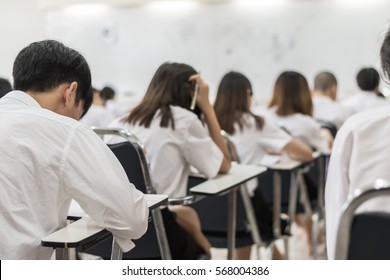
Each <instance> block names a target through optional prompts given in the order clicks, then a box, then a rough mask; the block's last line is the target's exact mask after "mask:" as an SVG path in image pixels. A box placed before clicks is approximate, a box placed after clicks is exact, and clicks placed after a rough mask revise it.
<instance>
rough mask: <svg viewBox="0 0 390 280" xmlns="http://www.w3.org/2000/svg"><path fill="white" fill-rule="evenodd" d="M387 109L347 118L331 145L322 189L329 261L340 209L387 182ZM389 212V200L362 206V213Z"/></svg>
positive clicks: (389, 124) (389, 112) (389, 161)
mask: <svg viewBox="0 0 390 280" xmlns="http://www.w3.org/2000/svg"><path fill="white" fill-rule="evenodd" d="M389 135H390V107H381V108H376V109H372V110H369V111H366V112H363V113H360V114H356V115H354V116H352V117H350V118H349V119H348V120H347V121H346V122H345V123H344V125H343V126H342V128H341V129H340V130H339V132H338V134H337V137H336V140H335V142H334V145H333V149H332V155H331V158H330V163H329V168H328V176H327V182H326V188H325V210H326V231H327V232H326V240H327V248H328V257H329V258H330V259H333V258H334V257H335V245H336V233H337V229H338V224H339V219H340V214H341V209H342V206H343V204H344V203H345V202H346V200H347V198H348V196H349V195H352V194H353V193H354V191H355V190H357V189H364V188H370V187H372V186H373V184H374V181H375V180H376V179H379V178H381V179H385V180H388V181H390V172H389V167H390V149H389V142H388V139H389ZM369 209H371V210H376V209H377V210H378V209H381V210H386V211H389V212H390V199H389V198H383V199H382V198H380V199H377V200H375V201H372V202H370V203H365V204H364V205H362V206H361V208H359V211H362V210H369Z"/></svg>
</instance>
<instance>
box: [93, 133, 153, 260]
mask: <svg viewBox="0 0 390 280" xmlns="http://www.w3.org/2000/svg"><path fill="white" fill-rule="evenodd" d="M95 131H97V132H98V133H99V134H110V133H109V131H110V130H107V133H104V132H105V130H104V129H102V130H101V131H99V130H95ZM123 133H125V132H123ZM126 133H128V132H126ZM132 137H134V135H132ZM108 146H109V148H110V149H111V151H112V152H113V153H114V154H115V156H116V157H117V158H118V160H119V162H120V163H121V164H122V166H123V169H124V170H125V172H126V174H127V177H128V179H129V181H130V182H131V183H133V184H134V185H135V187H136V188H137V189H138V190H140V191H141V192H143V193H155V191H154V189H153V187H152V183H151V178H150V174H149V168H148V163H147V159H146V156H145V154H144V149H143V147H142V145H141V144H140V143H138V142H137V140H134V141H131V142H130V140H129V141H125V142H120V143H117V144H109V145H108ZM110 242H111V243H112V238H111V239H110V240H108V241H106V242H102V243H100V244H98V245H97V246H95V247H92V248H91V249H89V250H87V251H86V252H87V253H91V254H96V255H99V256H102V257H103V258H104V259H106V258H107V259H109V257H110V253H111V243H110ZM133 242H134V244H135V245H136V246H135V248H134V249H132V250H131V251H129V252H127V253H124V254H123V259H125V260H127V259H161V253H160V250H159V245H158V241H157V234H156V230H155V227H154V226H153V225H152V224H150V225H149V227H148V230H147V231H146V233H145V234H144V235H143V236H142V237H141V238H140V239H138V240H133Z"/></svg>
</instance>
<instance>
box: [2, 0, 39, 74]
mask: <svg viewBox="0 0 390 280" xmlns="http://www.w3.org/2000/svg"><path fill="white" fill-rule="evenodd" d="M44 22H45V20H44V12H43V11H42V10H41V9H39V7H38V5H37V1H35V0H0V38H1V41H0V77H5V78H8V79H10V81H12V79H11V78H12V65H13V62H14V60H15V57H16V55H17V54H18V52H19V51H20V50H21V49H22V48H23V47H25V46H26V45H28V44H29V43H31V42H33V41H37V40H42V39H43V38H45V30H44V29H45V28H44Z"/></svg>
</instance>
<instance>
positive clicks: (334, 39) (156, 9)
mask: <svg viewBox="0 0 390 280" xmlns="http://www.w3.org/2000/svg"><path fill="white" fill-rule="evenodd" d="M2 1H3V0H2ZM20 1H21V0H18V1H15V2H20ZM6 2H9V3H13V1H12V0H6ZM23 2H25V3H28V2H29V1H28V0H23ZM100 2H102V1H100ZM106 2H109V1H106ZM151 2H153V1H151ZM0 5H3V4H2V3H1V4H0ZM9 5H11V6H12V4H9ZM14 6H15V5H14ZM31 6H33V5H32V4H30V7H28V8H31V9H32V10H33V12H34V11H35V10H34V9H33V7H31ZM11 8H12V7H11ZM388 11H390V1H386V0H262V1H259V0H253V1H246V0H237V1H230V2H226V3H220V4H204V3H203V4H202V3H199V2H197V1H164V0H160V1H154V2H153V3H150V4H147V5H135V6H121V7H117V6H109V5H101V4H99V5H72V6H68V7H65V8H49V9H48V10H45V11H41V12H36V13H32V14H30V13H27V12H25V13H26V14H29V16H30V17H39V16H42V18H41V19H40V20H38V21H37V22H38V23H36V22H35V23H33V24H32V26H31V27H30V26H29V28H28V30H30V29H31V30H32V32H28V31H27V28H26V31H25V32H22V33H21V34H23V35H21V38H23V40H21V39H20V41H19V42H16V43H15V44H14V43H12V44H11V46H12V52H11V51H9V53H11V57H12V58H9V59H8V62H7V63H6V64H9V62H10V61H11V60H12V59H13V57H14V54H15V53H16V50H17V49H19V46H20V45H23V43H24V42H27V41H29V40H33V39H35V38H38V37H40V35H41V32H42V31H44V37H47V38H55V39H58V40H61V41H63V42H65V43H66V44H68V45H70V46H72V47H74V48H76V49H78V50H80V51H81V52H82V53H83V54H84V55H85V56H86V58H87V60H88V62H89V63H90V66H91V70H92V73H93V80H94V85H95V86H97V87H100V86H102V85H104V84H111V85H114V86H115V87H116V89H117V90H118V92H119V93H120V94H122V95H125V94H126V95H134V96H142V95H143V93H144V92H145V89H146V87H147V85H148V83H149V81H150V79H151V77H152V75H153V74H154V72H155V70H156V68H157V67H158V66H159V65H160V64H161V63H163V62H165V61H177V62H185V63H188V64H190V65H192V66H194V67H195V68H196V69H197V70H199V71H200V72H201V73H202V75H203V77H204V79H205V80H206V81H207V82H209V84H210V88H211V91H212V95H213V94H214V93H215V91H216V88H217V85H218V82H219V80H220V78H221V77H222V75H223V74H224V73H225V72H227V71H229V70H238V71H242V72H243V73H244V74H246V75H247V76H248V77H249V79H250V80H251V81H252V83H253V87H254V93H255V95H256V97H257V99H258V100H260V102H263V103H264V102H265V101H266V100H268V98H269V96H270V94H271V91H272V86H273V83H274V81H275V79H276V77H277V75H278V74H279V73H280V72H281V71H283V70H286V69H292V70H298V71H301V72H302V73H303V74H305V75H306V77H307V78H308V80H309V83H310V84H312V79H313V77H314V75H315V73H317V72H318V71H320V70H322V69H327V70H331V71H333V72H334V73H335V74H336V76H337V77H338V79H339V88H340V94H341V95H344V96H345V95H348V94H351V93H353V91H355V90H356V85H355V75H356V72H357V71H358V69H359V68H360V67H363V66H367V65H373V66H375V67H378V68H379V55H378V52H379V47H380V44H381V40H382V36H383V35H384V32H385V31H386V29H387V27H388V26H389V25H390V14H389V12H388ZM0 13H1V14H2V13H3V9H1V12H0ZM15 14H16V12H15ZM18 18H19V17H18ZM2 21H3V20H2ZM31 22H32V21H31ZM42 22H43V23H42ZM29 23H30V20H28V21H25V20H24V19H23V20H21V22H20V23H18V25H19V27H18V28H19V29H21V27H22V26H28V25H29ZM42 24H43V25H44V28H43V27H42ZM2 28H4V27H2ZM24 36H27V37H24ZM4 69H5V68H0V74H1V73H2V72H3V73H4ZM385 91H386V90H385Z"/></svg>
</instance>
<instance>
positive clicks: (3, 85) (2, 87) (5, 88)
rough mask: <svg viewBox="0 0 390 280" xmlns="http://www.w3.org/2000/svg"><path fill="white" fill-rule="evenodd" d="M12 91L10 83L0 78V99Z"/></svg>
mask: <svg viewBox="0 0 390 280" xmlns="http://www.w3.org/2000/svg"><path fill="white" fill-rule="evenodd" d="M11 90H12V86H11V83H10V82H9V81H8V80H7V79H4V78H0V98H1V97H3V96H4V95H6V94H7V93H8V92H10V91H11Z"/></svg>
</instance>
